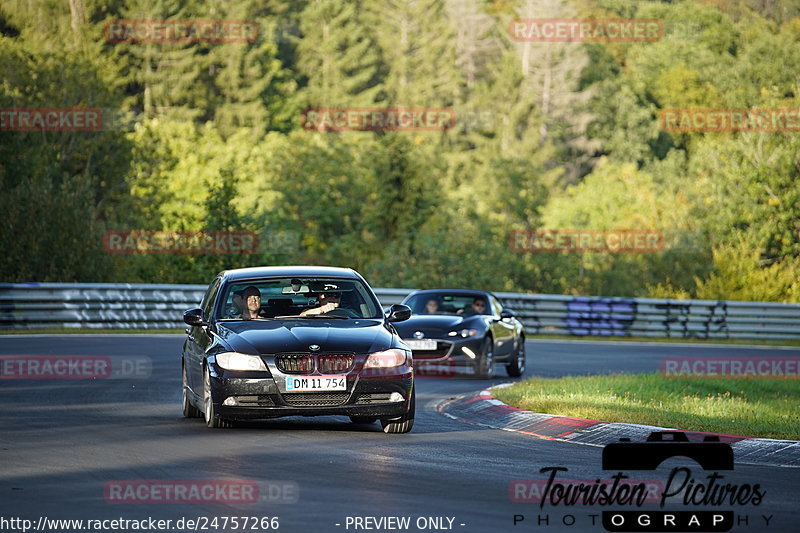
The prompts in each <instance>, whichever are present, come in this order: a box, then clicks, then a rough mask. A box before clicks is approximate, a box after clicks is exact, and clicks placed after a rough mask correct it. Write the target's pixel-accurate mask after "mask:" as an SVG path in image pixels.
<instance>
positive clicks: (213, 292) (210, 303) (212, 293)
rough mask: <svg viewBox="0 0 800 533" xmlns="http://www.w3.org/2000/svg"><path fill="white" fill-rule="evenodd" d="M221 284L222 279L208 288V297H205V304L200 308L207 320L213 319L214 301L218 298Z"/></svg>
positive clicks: (215, 281)
mask: <svg viewBox="0 0 800 533" xmlns="http://www.w3.org/2000/svg"><path fill="white" fill-rule="evenodd" d="M221 283H222V280H221V279H220V278H217V279H215V280H214V281H213V282H212V283H211V287H209V288H208V292H206V295H205V296H204V297H203V303H201V304H200V307H201V308H202V309H203V316H204V317H205V318H206V320H208V319H209V318H211V310H212V309H213V307H214V300H216V298H217V293H218V292H219V286H220V284H221Z"/></svg>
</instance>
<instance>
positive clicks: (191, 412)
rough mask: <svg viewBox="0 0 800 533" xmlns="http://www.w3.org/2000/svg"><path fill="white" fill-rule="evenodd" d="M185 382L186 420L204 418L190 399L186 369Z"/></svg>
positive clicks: (184, 413)
mask: <svg viewBox="0 0 800 533" xmlns="http://www.w3.org/2000/svg"><path fill="white" fill-rule="evenodd" d="M181 374H182V376H183V377H182V380H183V393H182V396H183V416H184V417H186V418H202V416H203V412H202V411H201V410H200V409H198V408H197V407H195V406H194V404H193V403H192V400H191V399H190V398H189V386H188V385H187V384H186V367H185V366H184V367H183V369H182V371H181Z"/></svg>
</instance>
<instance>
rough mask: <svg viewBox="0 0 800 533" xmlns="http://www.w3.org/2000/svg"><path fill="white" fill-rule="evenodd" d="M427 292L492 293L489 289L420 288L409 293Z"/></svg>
mask: <svg viewBox="0 0 800 533" xmlns="http://www.w3.org/2000/svg"><path fill="white" fill-rule="evenodd" d="M427 292H448V293H451V294H475V293H476V292H477V293H481V294H492V293H491V292H489V291H482V290H480V289H418V290H416V291H413V292H411V293H409V296H410V295H411V294H423V293H427Z"/></svg>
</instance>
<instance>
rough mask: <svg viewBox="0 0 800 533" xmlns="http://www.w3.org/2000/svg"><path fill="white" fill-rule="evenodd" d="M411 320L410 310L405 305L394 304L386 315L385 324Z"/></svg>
mask: <svg viewBox="0 0 800 533" xmlns="http://www.w3.org/2000/svg"><path fill="white" fill-rule="evenodd" d="M409 318H411V308H410V307H409V306H407V305H400V304H394V305H393V306H391V307H390V308H389V311H388V312H387V313H386V321H387V322H402V321H403V320H408V319H409Z"/></svg>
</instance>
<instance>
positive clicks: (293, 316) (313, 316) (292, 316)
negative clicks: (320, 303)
mask: <svg viewBox="0 0 800 533" xmlns="http://www.w3.org/2000/svg"><path fill="white" fill-rule="evenodd" d="M287 318H338V319H341V320H347V317H346V316H336V315H326V314H321V315H283V316H276V317H275V319H276V320H284V319H287Z"/></svg>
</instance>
